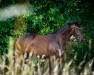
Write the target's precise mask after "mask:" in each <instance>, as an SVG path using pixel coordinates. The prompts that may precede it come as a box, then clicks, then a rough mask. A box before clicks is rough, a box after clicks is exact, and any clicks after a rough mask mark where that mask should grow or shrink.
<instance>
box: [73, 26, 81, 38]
mask: <svg viewBox="0 0 94 75" xmlns="http://www.w3.org/2000/svg"><path fill="white" fill-rule="evenodd" d="M74 28H77V29H82V28H78V27H77V26H73V32H74V34H76V33H75V30H74ZM79 35H82V34H81V33H80V34H76V37H78V36H79Z"/></svg>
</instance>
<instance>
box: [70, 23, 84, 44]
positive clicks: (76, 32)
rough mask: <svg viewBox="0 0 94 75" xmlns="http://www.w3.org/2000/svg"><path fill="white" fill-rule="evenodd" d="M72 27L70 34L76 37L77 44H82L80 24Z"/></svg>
mask: <svg viewBox="0 0 94 75" xmlns="http://www.w3.org/2000/svg"><path fill="white" fill-rule="evenodd" d="M71 27H72V34H73V36H74V37H76V39H77V41H78V42H83V40H84V39H83V35H82V28H81V23H77V22H76V23H74V24H72V25H71Z"/></svg>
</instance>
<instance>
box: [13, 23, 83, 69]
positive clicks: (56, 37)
mask: <svg viewBox="0 0 94 75" xmlns="http://www.w3.org/2000/svg"><path fill="white" fill-rule="evenodd" d="M72 35H73V36H75V37H76V39H77V40H78V42H82V41H83V35H82V29H81V24H79V23H77V22H76V23H68V24H67V25H65V26H64V27H62V28H61V29H59V30H57V31H55V32H53V33H50V34H47V35H37V34H25V35H23V36H21V37H20V38H18V39H17V40H16V42H15V44H14V55H15V62H16V63H19V64H20V63H21V61H24V62H25V63H27V60H28V59H29V57H31V56H36V57H38V56H40V58H42V57H44V58H49V67H50V69H51V56H55V57H56V58H60V57H63V55H64V53H65V52H66V45H67V42H68V41H69V40H70V37H71V36H72Z"/></svg>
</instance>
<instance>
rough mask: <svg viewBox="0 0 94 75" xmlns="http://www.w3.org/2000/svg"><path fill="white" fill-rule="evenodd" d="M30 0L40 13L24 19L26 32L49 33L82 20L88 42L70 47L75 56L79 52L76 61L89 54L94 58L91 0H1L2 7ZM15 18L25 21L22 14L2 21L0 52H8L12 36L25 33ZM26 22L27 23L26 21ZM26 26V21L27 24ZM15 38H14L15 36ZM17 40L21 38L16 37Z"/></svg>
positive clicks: (93, 9)
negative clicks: (90, 42) (20, 30)
mask: <svg viewBox="0 0 94 75" xmlns="http://www.w3.org/2000/svg"><path fill="white" fill-rule="evenodd" d="M25 2H27V3H30V4H31V5H33V6H34V12H35V13H36V14H32V15H29V16H27V17H25V18H24V20H25V24H26V27H25V29H26V33H35V34H42V35H45V34H48V33H51V32H53V31H55V30H58V29H60V28H61V27H63V26H64V25H66V24H67V23H70V22H81V23H82V28H83V32H82V33H83V36H84V42H83V43H82V44H80V45H79V46H78V45H72V46H71V47H72V48H71V47H69V46H68V49H70V51H71V52H72V53H73V55H75V53H77V55H78V56H77V59H76V64H79V63H80V62H81V61H82V60H83V57H84V55H85V54H86V53H87V58H86V61H88V60H90V59H92V58H93V57H94V50H93V49H94V4H93V2H92V1H91V0H41V1H38V0H24V1H23V0H0V8H4V7H7V6H9V5H11V4H14V5H15V4H17V3H21V4H23V3H25ZM15 19H18V20H19V22H21V23H22V24H23V22H24V20H20V19H22V18H20V17H16V18H15V17H13V18H10V19H8V20H6V21H0V54H1V55H3V54H5V53H7V52H8V42H9V37H10V36H13V37H14V35H15V37H16V34H19V36H20V35H22V34H24V32H23V31H22V32H20V33H17V30H18V31H19V29H21V28H23V27H22V26H21V25H20V26H19V28H18V29H16V30H15V27H16V26H17V25H16V24H17V23H15ZM22 21H23V22H22ZM23 25H24V24H23ZM15 37H14V38H15ZM15 39H17V37H16V38H15ZM89 39H91V41H92V44H91V46H92V47H91V50H89Z"/></svg>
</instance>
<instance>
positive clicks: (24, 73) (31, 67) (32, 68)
mask: <svg viewBox="0 0 94 75" xmlns="http://www.w3.org/2000/svg"><path fill="white" fill-rule="evenodd" d="M6 58H7V59H8V64H6ZM85 58H86V56H84V60H83V61H82V62H81V63H80V64H79V65H78V66H76V65H73V62H74V59H76V55H75V56H74V58H72V59H71V60H70V61H68V62H64V63H63V62H62V69H61V71H62V72H61V75H94V71H93V70H92V66H93V62H94V59H92V60H90V61H88V63H86V64H85V66H82V65H83V64H84V63H85ZM48 61H49V60H44V59H38V60H37V62H35V61H34V59H31V60H30V61H29V63H28V64H23V65H18V64H16V63H15V66H19V68H20V69H19V70H20V72H19V73H18V74H16V73H15V71H16V70H18V69H16V68H15V70H14V64H13V63H14V60H13V40H12V38H10V42H9V52H8V54H7V55H3V56H2V57H1V58H0V75H49V63H48ZM52 68H53V69H52V72H51V74H52V75H59V71H60V69H59V63H58V61H57V60H55V61H54V63H53V67H52Z"/></svg>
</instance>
